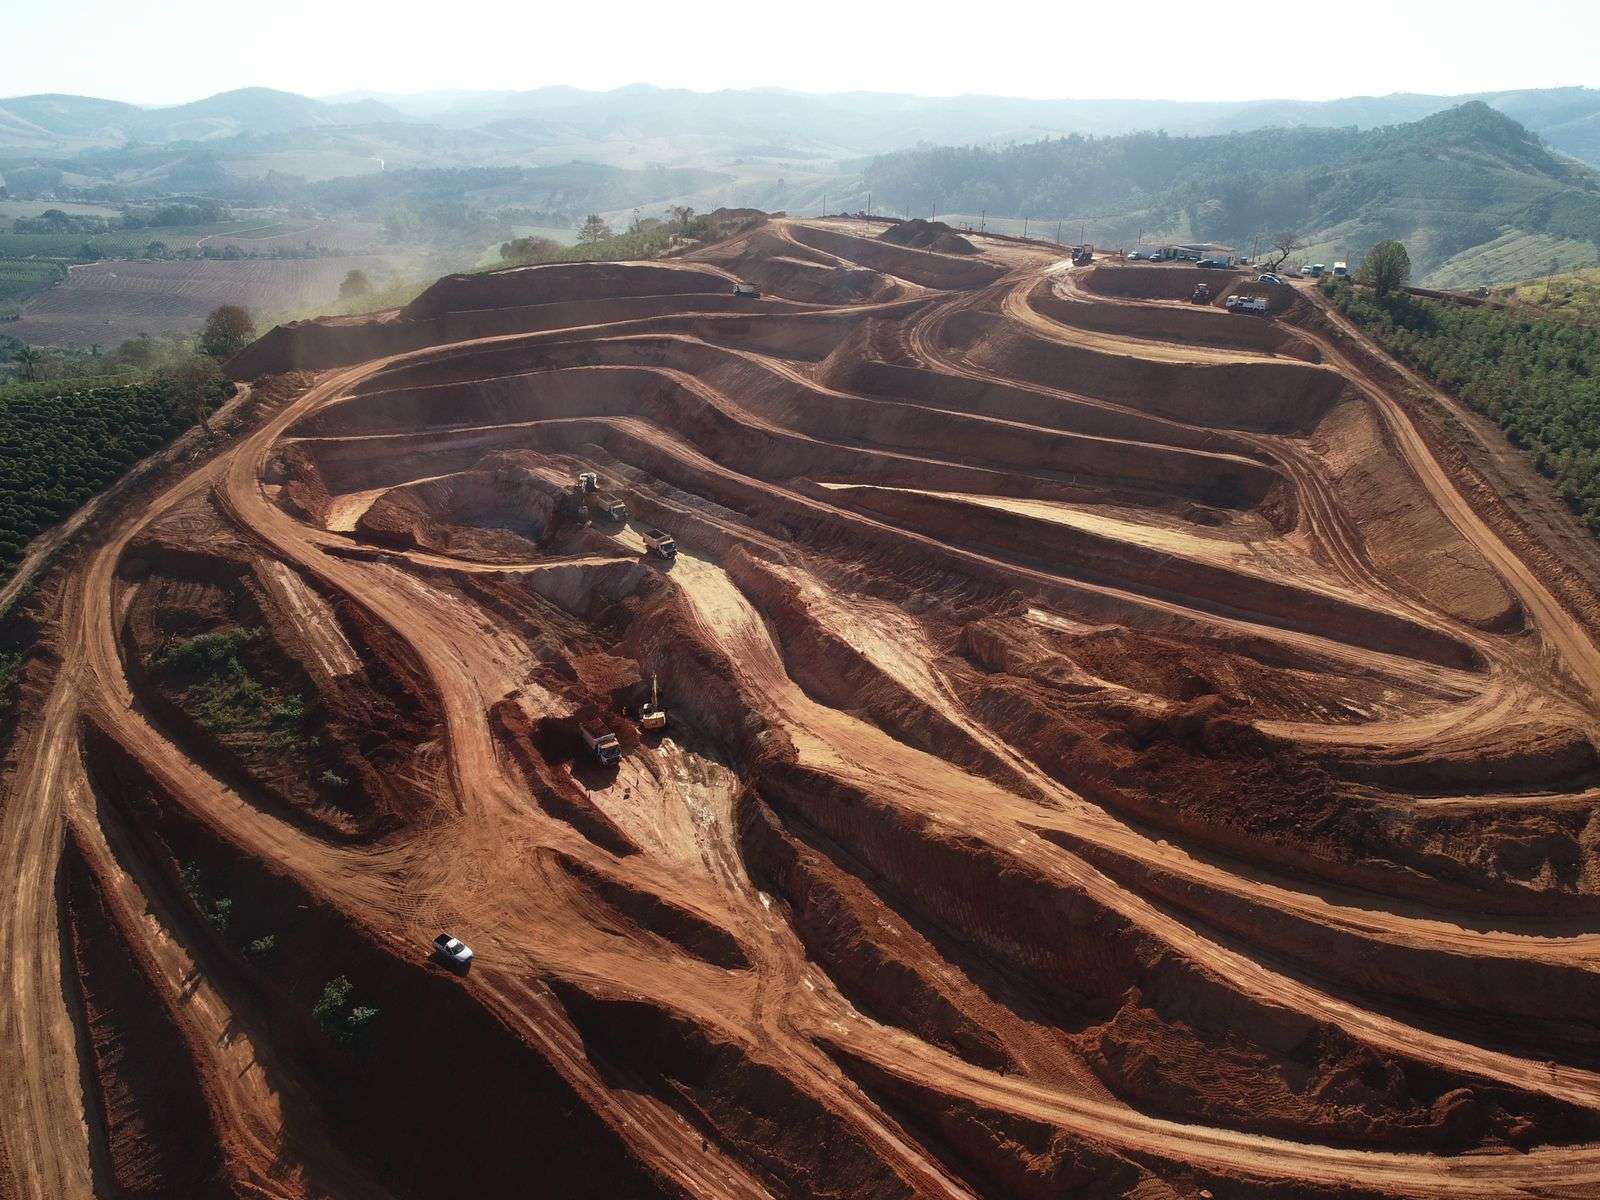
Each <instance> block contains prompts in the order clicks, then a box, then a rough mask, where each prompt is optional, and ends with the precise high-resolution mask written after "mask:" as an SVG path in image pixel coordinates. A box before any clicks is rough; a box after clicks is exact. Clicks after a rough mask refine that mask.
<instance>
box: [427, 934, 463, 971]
mask: <svg viewBox="0 0 1600 1200" xmlns="http://www.w3.org/2000/svg"><path fill="white" fill-rule="evenodd" d="M433 952H434V953H435V954H437V955H438V956H439V957H440V958H441V959H443V960H444V962H445V963H446V964H447V965H449V966H452V967H458V968H460V969H461V970H463V971H465V970H466V969H467V968H468V967H470V966H471V965H472V947H471V946H469V945H467V944H466V943H465V942H463V941H462V940H461V939H460V938H454V937H451V936H450V935H449V934H448V933H441V934H440V935H439V936H438V937H436V938H434V939H433Z"/></svg>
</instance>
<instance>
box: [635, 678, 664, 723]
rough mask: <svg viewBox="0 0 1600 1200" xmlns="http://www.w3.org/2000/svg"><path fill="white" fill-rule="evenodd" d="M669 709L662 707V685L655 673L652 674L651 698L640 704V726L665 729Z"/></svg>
mask: <svg viewBox="0 0 1600 1200" xmlns="http://www.w3.org/2000/svg"><path fill="white" fill-rule="evenodd" d="M666 727H667V710H666V709H664V708H662V707H661V685H660V681H659V680H658V679H657V678H656V676H655V675H653V674H652V675H651V676H650V699H649V700H648V701H646V702H645V703H643V704H641V705H640V706H639V728H640V729H644V730H651V729H665V728H666Z"/></svg>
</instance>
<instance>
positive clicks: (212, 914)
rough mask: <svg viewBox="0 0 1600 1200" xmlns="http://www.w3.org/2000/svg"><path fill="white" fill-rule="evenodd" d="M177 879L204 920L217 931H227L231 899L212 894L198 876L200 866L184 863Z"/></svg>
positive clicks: (231, 905)
mask: <svg viewBox="0 0 1600 1200" xmlns="http://www.w3.org/2000/svg"><path fill="white" fill-rule="evenodd" d="M178 881H179V882H180V883H181V884H182V885H183V890H184V893H185V894H186V895H187V896H188V897H189V900H190V902H191V903H193V905H194V906H195V908H196V909H198V910H199V912H200V915H201V916H202V917H204V918H205V919H206V922H207V923H208V924H209V925H210V926H211V927H212V928H213V929H215V930H216V931H217V932H218V933H223V934H225V933H227V932H228V926H229V924H231V923H232V921H233V901H232V900H230V899H228V897H226V896H213V895H212V894H211V893H210V892H209V891H208V890H207V889H206V886H205V882H204V880H203V879H201V877H200V868H199V867H197V866H195V865H194V864H193V863H188V864H186V865H185V866H184V867H183V869H182V870H180V871H179V872H178Z"/></svg>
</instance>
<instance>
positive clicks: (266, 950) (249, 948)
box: [244, 933, 278, 958]
mask: <svg viewBox="0 0 1600 1200" xmlns="http://www.w3.org/2000/svg"><path fill="white" fill-rule="evenodd" d="M277 948H278V935H277V934H275V933H269V934H267V935H266V936H265V937H258V938H255V939H254V940H252V941H250V942H248V943H247V944H246V945H245V948H244V952H245V953H246V954H248V955H249V956H250V957H251V958H262V957H264V956H266V955H268V954H271V953H272V952H273V951H274V950H276V949H277Z"/></svg>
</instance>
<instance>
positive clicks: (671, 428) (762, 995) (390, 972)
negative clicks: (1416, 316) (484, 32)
mask: <svg viewBox="0 0 1600 1200" xmlns="http://www.w3.org/2000/svg"><path fill="white" fill-rule="evenodd" d="M728 231H729V232H730V233H731V234H732V236H729V237H725V238H723V239H722V240H720V241H714V242H711V243H709V244H706V245H704V246H701V247H700V248H697V249H694V250H692V251H690V252H688V253H687V254H684V255H682V256H681V257H677V258H668V259H663V260H658V261H655V262H650V263H593V264H567V265H550V266H536V267H526V268H518V269H511V270H504V271H499V272H494V273H489V274H481V275H467V276H453V277H448V278H445V279H442V280H440V281H439V282H438V283H437V284H435V285H434V286H433V287H432V288H431V289H429V290H428V291H427V292H425V293H424V294H423V295H422V296H421V297H419V298H418V299H417V300H416V301H415V302H413V303H412V304H411V305H409V306H408V307H407V308H405V309H403V310H400V311H397V312H390V313H384V314H379V315H376V316H373V317H370V318H339V319H329V320H323V321H312V322H302V323H298V324H294V325H289V326H284V327H280V328H278V329H276V330H274V331H272V332H271V333H269V334H268V335H267V336H265V337H264V338H262V339H261V340H260V341H259V342H257V343H256V344H255V345H254V346H252V347H250V348H249V349H248V350H246V351H245V352H244V353H243V354H242V355H241V356H240V357H239V358H237V359H235V360H234V362H233V363H232V364H231V368H230V369H231V372H232V373H233V374H234V375H235V376H236V377H237V378H238V379H240V380H242V381H246V383H245V386H246V389H247V392H246V394H245V395H244V397H243V399H241V400H240V401H239V402H238V403H239V404H241V405H247V406H249V408H250V411H251V413H252V414H253V415H252V417H251V419H250V420H243V419H241V421H240V424H239V425H238V427H237V433H236V435H235V436H232V437H231V438H228V439H225V440H222V439H219V440H217V441H213V442H211V443H208V444H206V447H205V448H204V449H202V450H200V451H191V452H189V453H188V454H187V455H184V454H180V455H178V456H176V457H175V458H174V460H173V461H172V462H171V463H170V464H169V465H168V467H167V468H166V469H165V471H164V473H161V474H159V476H153V477H152V482H151V483H149V484H148V486H146V487H145V488H144V490H143V491H140V492H136V493H133V494H130V495H129V496H127V497H124V498H122V499H121V501H120V502H119V503H117V504H115V505H114V506H113V507H112V508H111V509H110V510H109V511H108V512H107V513H106V514H104V515H103V518H102V519H100V520H99V521H98V522H97V523H95V524H94V525H93V526H92V527H89V528H86V529H85V530H84V536H83V537H82V538H81V539H80V544H79V545H78V546H77V548H76V549H75V550H74V551H73V552H72V553H71V554H69V556H68V557H67V558H66V559H65V560H63V563H62V565H61V566H60V567H59V568H58V570H57V572H56V574H55V575H54V576H53V577H52V578H51V579H49V580H47V581H46V583H45V584H44V585H43V587H42V588H41V591H40V594H39V595H38V596H36V597H35V599H34V602H33V604H34V611H36V612H39V613H41V614H42V617H41V618H40V621H41V626H40V628H41V637H42V639H43V645H44V647H45V650H44V651H43V654H42V657H41V659H39V660H36V661H35V663H34V664H33V667H32V668H31V669H30V671H29V674H28V678H27V682H26V686H25V696H24V701H23V704H22V708H21V716H20V719H19V722H18V727H17V729H16V732H15V735H14V738H13V745H12V749H11V752H10V761H9V764H8V771H9V773H8V776H7V784H6V789H5V795H4V801H3V805H4V806H3V809H0V954H3V961H4V964H5V970H6V975H7V979H6V987H5V989H4V1000H3V1004H0V1008H3V1013H0V1068H3V1101H0V1194H4V1195H5V1196H6V1197H7V1198H8V1200H11V1198H16V1200H22V1198H29V1200H32V1198H38V1200H59V1198H61V1197H80V1196H91V1195H96V1196H108V1197H109V1196H118V1197H122V1196H129V1197H132V1196H140V1197H200V1198H204V1197H285V1198H288V1197H294V1198H300V1197H307V1198H310V1197H329V1198H337V1200H347V1198H348V1200H359V1198H366V1197H400V1198H412V1197H415V1198H432V1197H438V1198H441V1200H442V1198H446V1197H480V1198H487V1197H519V1198H521V1197H532V1196H547V1197H552V1198H556V1197H559V1198H562V1200H579V1198H586V1197H592V1198H595V1200H602V1198H604V1200H617V1198H627V1197H656V1196H674V1197H751V1198H754V1197H769V1196H770V1197H839V1198H841V1200H843V1198H851V1200H855V1198H865V1200H879V1198H882V1200H888V1198H898V1197H913V1196H916V1197H924V1196H930V1197H931V1196H937V1197H1025V1198H1035V1197H1036V1198H1039V1200H1045V1198H1051V1200H1054V1198H1059V1197H1068V1196H1070V1197H1129V1198H1137V1200H1174V1198H1178V1197H1186V1198H1187V1197H1205V1196H1210V1197H1214V1198H1216V1200H1234V1198H1243V1197H1250V1198H1255V1197H1281V1198H1284V1200H1299V1198H1304V1197H1343V1198H1351V1197H1441V1198H1445V1197H1448V1198H1450V1200H1465V1198H1471V1197H1513V1196H1548V1197H1556V1196H1561V1197H1574V1198H1575V1197H1593V1196H1600V970H1597V965H1600V858H1597V854H1600V819H1597V815H1596V814H1597V812H1600V790H1597V784H1600V770H1597V767H1600V764H1597V759H1596V751H1595V739H1596V734H1597V715H1600V703H1597V695H1600V652H1597V649H1596V644H1597V643H1596V634H1595V630H1596V628H1597V627H1600V622H1597V615H1600V606H1597V605H1596V604H1595V603H1594V594H1595V593H1594V591H1593V590H1592V581H1591V579H1590V577H1589V576H1587V575H1586V574H1585V571H1586V570H1587V568H1586V567H1585V565H1584V563H1585V562H1586V561H1588V560H1586V559H1583V558H1582V556H1581V555H1578V554H1576V553H1573V554H1568V553H1566V552H1565V551H1564V550H1563V549H1562V548H1561V547H1559V546H1552V545H1551V544H1550V539H1549V538H1547V537H1544V536H1543V534H1544V532H1545V530H1544V527H1542V526H1541V525H1539V523H1538V522H1536V521H1531V520H1528V519H1524V517H1523V515H1522V514H1520V512H1519V510H1517V509H1515V508H1513V507H1512V504H1513V502H1514V500H1515V497H1508V496H1506V495H1503V494H1501V493H1500V492H1499V491H1498V490H1497V489H1496V488H1494V487H1491V486H1488V484H1486V482H1485V481H1486V479H1489V478H1490V477H1491V476H1490V475H1486V474H1484V473H1483V471H1480V470H1479V469H1478V467H1476V466H1475V465H1474V462H1473V460H1472V456H1471V454H1470V453H1468V452H1467V451H1465V450H1463V449H1462V443H1461V442H1460V441H1456V442H1452V441H1449V439H1448V438H1446V437H1444V435H1443V434H1442V433H1441V432H1440V431H1441V430H1442V429H1446V428H1447V427H1449V426H1450V424H1451V422H1453V421H1457V420H1458V416H1457V415H1453V414H1452V412H1451V411H1450V410H1449V408H1448V403H1449V402H1448V401H1447V400H1446V398H1444V397H1442V396H1437V395H1432V394H1429V393H1427V392H1426V391H1425V390H1424V389H1422V388H1421V386H1420V385H1419V384H1418V383H1417V381H1416V380H1415V379H1413V378H1410V377H1408V376H1407V375H1406V374H1405V373H1404V372H1403V371H1401V370H1400V369H1399V368H1397V367H1395V366H1394V365H1393V364H1392V363H1389V362H1388V361H1387V360H1385V359H1383V358H1382V357H1381V356H1380V355H1378V353H1377V352H1376V351H1374V350H1373V349H1372V348H1371V347H1370V346H1368V345H1367V343H1366V342H1365V341H1364V340H1363V339H1362V338H1361V337H1360V336H1359V335H1358V334H1356V333H1355V331H1354V330H1353V329H1351V328H1350V327H1348V326H1346V325H1344V324H1343V323H1342V322H1341V321H1340V320H1339V319H1338V318H1337V317H1336V316H1335V315H1334V314H1333V313H1332V312H1330V311H1329V310H1328V309H1327V308H1326V306H1325V305H1324V304H1323V302H1322V300H1321V299H1320V297H1319V296H1318V295H1317V294H1316V293H1315V291H1314V290H1313V289H1311V288H1309V287H1306V286H1304V285H1289V284H1282V285H1275V284H1265V285H1258V284H1255V283H1253V282H1251V278H1250V277H1249V276H1247V275H1245V274H1244V273H1241V272H1234V271H1197V270H1196V269H1195V268H1193V267H1180V266H1174V265H1165V264H1162V265H1146V264H1132V263H1127V264H1123V263H1118V262H1107V261H1104V260H1096V261H1090V262H1085V263H1080V264H1076V265H1075V264H1074V263H1072V262H1071V261H1070V260H1069V259H1068V258H1066V256H1065V254H1064V252H1063V251H1059V250H1054V249H1052V248H1051V247H1048V246H1046V245H1044V244H1042V243H1036V242H1024V241H1020V240H1008V239H1000V238H994V237H985V236H980V235H967V236H965V237H963V236H960V235H958V234H956V233H955V232H953V231H950V230H943V229H940V228H936V227H924V226H921V225H920V224H914V225H897V224H891V223H888V222H884V221H869V220H861V219H848V220H847V219H843V218H838V219H817V220H794V219H786V218H782V217H773V218H764V217H762V216H760V215H758V214H746V215H745V216H744V217H743V218H742V219H741V220H740V221H739V222H738V223H736V224H732V225H730V226H729V227H728ZM1201 278H1204V279H1205V280H1206V281H1208V282H1209V283H1210V284H1211V287H1212V291H1211V296H1212V299H1211V301H1210V302H1209V303H1191V302H1190V301H1191V299H1192V298H1193V292H1194V286H1195V283H1196V281H1197V280H1198V279H1201ZM741 284H742V285H745V287H744V288H742V289H737V288H736V285H741ZM1241 289H1243V290H1244V291H1246V292H1249V293H1250V294H1252V295H1256V294H1259V295H1261V296H1262V297H1264V298H1265V299H1266V300H1267V302H1268V308H1269V310H1270V312H1269V315H1267V316H1265V317H1263V316H1257V315H1239V314H1237V313H1233V312H1230V311H1229V310H1228V309H1227V307H1226V306H1225V299H1226V297H1227V296H1228V295H1230V294H1236V293H1238V292H1239V291H1240V290H1241ZM751 291H754V292H755V293H757V294H755V295H751V294H749V293H750V292H751ZM196 444H198V443H196ZM1502 450H1504V448H1503V447H1502ZM1505 454H1506V455H1509V451H1505ZM1492 466H1493V464H1492V463H1490V464H1488V465H1487V466H1485V467H1484V470H1489V469H1490V468H1491V467H1492ZM1500 468H1501V469H1507V470H1509V469H1511V468H1510V467H1509V466H1507V464H1506V463H1505V462H1502V463H1501V464H1500ZM1532 479H1533V477H1531V476H1530V480H1532ZM1536 486H1539V485H1538V484H1537V481H1536V480H1533V482H1530V483H1529V487H1530V488H1534V487H1536ZM441 933H443V934H448V935H449V936H450V937H451V938H454V939H459V942H460V943H464V944H465V946H467V947H470V948H471V950H472V952H473V958H472V961H471V962H470V963H467V962H464V961H461V960H460V957H459V952H458V951H457V950H456V949H454V948H453V946H454V944H453V943H446V944H445V948H444V949H443V950H439V949H437V948H436V945H435V938H436V937H437V936H438V935H440V934H441Z"/></svg>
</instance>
